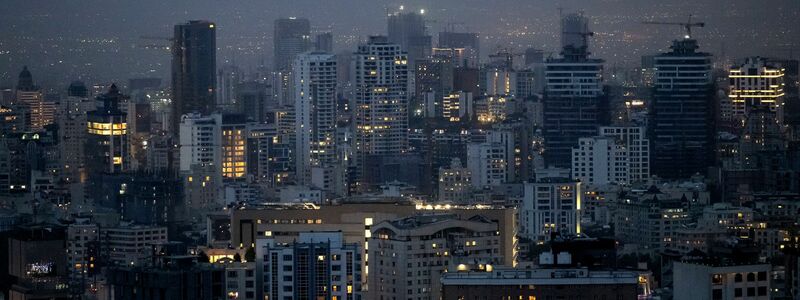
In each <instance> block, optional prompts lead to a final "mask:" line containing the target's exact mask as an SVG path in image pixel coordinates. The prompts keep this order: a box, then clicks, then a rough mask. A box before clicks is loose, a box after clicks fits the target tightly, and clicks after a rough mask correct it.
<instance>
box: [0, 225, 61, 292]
mask: <svg viewBox="0 0 800 300" xmlns="http://www.w3.org/2000/svg"><path fill="white" fill-rule="evenodd" d="M65 239H66V232H65V230H64V228H63V227H61V226H56V225H32V226H25V227H19V228H17V229H14V230H12V231H9V232H5V233H2V234H0V259H2V261H3V263H0V295H2V292H4V291H8V294H7V295H6V297H5V298H6V299H20V300H28V299H57V300H58V299H71V298H70V289H69V284H68V281H69V280H68V276H67V269H68V265H67V255H66V253H67V247H66V246H67V244H66V240H65Z"/></svg>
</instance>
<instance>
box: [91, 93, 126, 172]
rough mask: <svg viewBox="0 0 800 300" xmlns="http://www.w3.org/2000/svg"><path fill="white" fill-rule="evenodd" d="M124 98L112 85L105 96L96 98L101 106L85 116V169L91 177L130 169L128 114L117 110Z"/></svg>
mask: <svg viewBox="0 0 800 300" xmlns="http://www.w3.org/2000/svg"><path fill="white" fill-rule="evenodd" d="M125 98H126V96H124V95H122V93H120V91H119V89H117V86H116V85H113V84H112V85H111V87H110V88H109V89H108V92H107V93H105V94H103V95H100V96H99V97H97V100H98V101H101V102H103V107H99V108H98V109H97V110H95V111H90V112H88V113H87V114H86V127H87V130H88V134H87V136H86V143H87V144H86V169H87V172H88V174H89V176H90V177H92V176H97V175H100V174H104V173H108V174H115V173H121V172H124V171H126V170H128V169H129V168H130V167H129V166H128V164H130V159H129V158H130V157H129V155H130V153H129V151H130V149H129V147H128V123H127V122H128V121H127V118H128V115H127V114H126V113H124V112H123V111H122V110H120V108H119V104H120V102H121V101H122V100H123V99H125Z"/></svg>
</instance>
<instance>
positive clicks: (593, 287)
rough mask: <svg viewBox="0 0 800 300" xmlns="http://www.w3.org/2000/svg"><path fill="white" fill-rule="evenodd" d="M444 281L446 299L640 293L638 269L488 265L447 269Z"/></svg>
mask: <svg viewBox="0 0 800 300" xmlns="http://www.w3.org/2000/svg"><path fill="white" fill-rule="evenodd" d="M459 267H461V266H459ZM441 281H442V297H441V299H443V300H460V299H589V296H588V295H591V297H592V299H620V300H635V299H639V298H638V296H639V295H640V289H639V284H640V275H639V274H638V273H637V272H633V271H610V270H609V271H604V270H589V269H587V268H578V267H575V268H572V267H570V268H540V269H512V268H495V267H484V269H483V270H476V271H469V270H466V268H464V270H461V269H457V270H456V271H455V272H447V273H444V274H443V275H442V279H441ZM676 299H677V298H676ZM681 299H683V298H681ZM686 299H689V298H686Z"/></svg>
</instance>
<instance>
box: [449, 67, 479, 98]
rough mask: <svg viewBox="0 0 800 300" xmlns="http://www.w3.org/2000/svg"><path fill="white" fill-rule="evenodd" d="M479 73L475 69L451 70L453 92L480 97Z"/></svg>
mask: <svg viewBox="0 0 800 300" xmlns="http://www.w3.org/2000/svg"><path fill="white" fill-rule="evenodd" d="M479 81H480V71H479V70H478V69H475V68H455V69H453V90H454V91H463V92H469V93H472V95H480V92H481V86H480V83H479Z"/></svg>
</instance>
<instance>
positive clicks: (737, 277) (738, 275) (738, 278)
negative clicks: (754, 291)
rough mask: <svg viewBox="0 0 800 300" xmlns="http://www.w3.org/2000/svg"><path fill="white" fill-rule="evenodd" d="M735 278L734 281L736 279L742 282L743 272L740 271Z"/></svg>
mask: <svg viewBox="0 0 800 300" xmlns="http://www.w3.org/2000/svg"><path fill="white" fill-rule="evenodd" d="M733 278H734V281H736V282H742V274H740V273H736V276H734V277H733Z"/></svg>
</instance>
